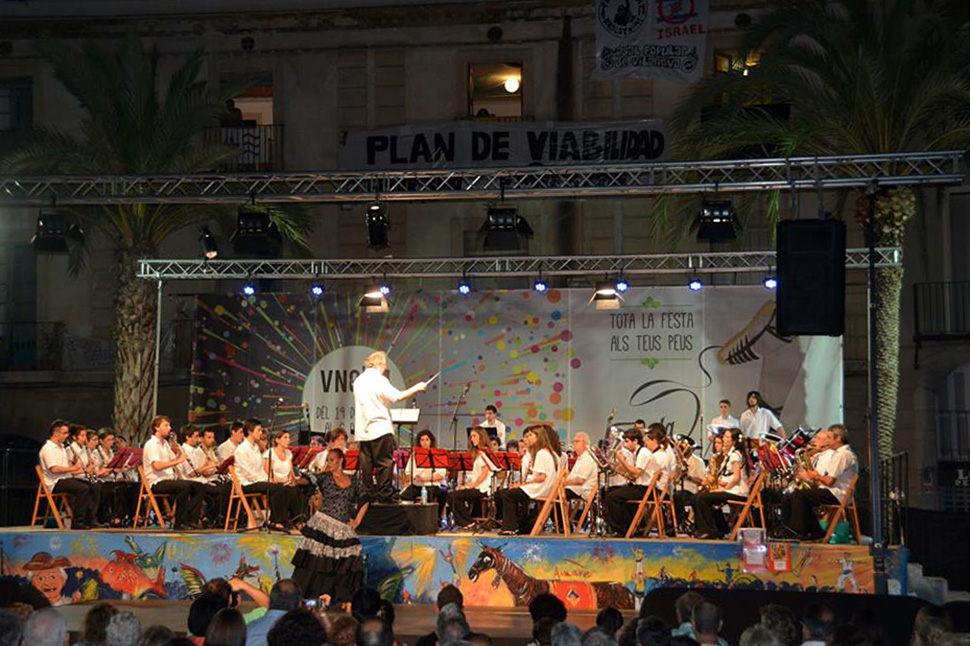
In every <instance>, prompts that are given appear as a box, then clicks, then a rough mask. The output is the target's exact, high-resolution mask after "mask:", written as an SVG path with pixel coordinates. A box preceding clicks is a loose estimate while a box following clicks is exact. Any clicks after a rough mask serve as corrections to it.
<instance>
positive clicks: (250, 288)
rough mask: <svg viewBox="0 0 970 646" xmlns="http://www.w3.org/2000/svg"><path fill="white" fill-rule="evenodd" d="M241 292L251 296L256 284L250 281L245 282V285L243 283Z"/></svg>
mask: <svg viewBox="0 0 970 646" xmlns="http://www.w3.org/2000/svg"><path fill="white" fill-rule="evenodd" d="M242 292H243V294H245V295H246V296H252V295H253V294H255V293H256V286H255V285H253V284H252V283H246V284H245V285H243V290H242Z"/></svg>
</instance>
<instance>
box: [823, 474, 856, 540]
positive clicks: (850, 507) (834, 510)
mask: <svg viewBox="0 0 970 646" xmlns="http://www.w3.org/2000/svg"><path fill="white" fill-rule="evenodd" d="M858 482H859V475H858V474H856V475H854V476H852V481H851V482H849V488H848V489H847V490H846V492H845V498H844V499H843V500H842V503H841V504H838V505H820V508H821V509H822V510H824V512H825V517H826V518H827V519H828V523H829V527H828V529H827V530H826V531H825V538H823V539H822V543H828V542H829V539H830V538H832V533H833V532H834V531H835V525H836V524H837V523H839V522H840V521H843V520H845V521H849V520H850V518H849V517H847V513H848V514H851V516H852V517H851V522H850V525H851V527H852V534H853V537H854V538H855V542H856V543H859V544H861V543H862V530H861V529H860V528H859V511H858V509H857V508H856V505H855V495H854V494H855V486H856V484H858Z"/></svg>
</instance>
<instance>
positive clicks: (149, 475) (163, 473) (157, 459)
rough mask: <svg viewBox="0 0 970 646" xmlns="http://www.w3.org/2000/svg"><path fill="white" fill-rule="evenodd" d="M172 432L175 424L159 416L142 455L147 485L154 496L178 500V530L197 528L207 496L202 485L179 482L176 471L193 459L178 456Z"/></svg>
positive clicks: (185, 455)
mask: <svg viewBox="0 0 970 646" xmlns="http://www.w3.org/2000/svg"><path fill="white" fill-rule="evenodd" d="M171 433H172V422H171V420H170V419H169V418H168V417H167V416H165V415H158V416H156V417H155V419H153V420H152V436H151V437H150V438H148V441H147V442H145V447H144V452H143V453H142V469H143V470H144V471H145V484H146V485H147V486H148V487H150V488H151V490H152V493H156V494H170V495H172V496H174V497H175V527H174V529H195V528H196V527H197V523H198V521H199V513H200V512H201V510H202V502H203V500H204V498H205V494H204V492H203V490H202V486H201V485H199V483H197V482H192V481H190V480H181V479H179V475H178V472H177V471H176V468H177V467H178V466H179V465H181V464H182V463H184V462H186V461H188V459H189V458H188V455H187V454H186V453H185V452H181V453H179V454H178V455H176V454H175V452H174V451H173V450H172V446H171V444H169V441H168V436H169V435H170V434H171Z"/></svg>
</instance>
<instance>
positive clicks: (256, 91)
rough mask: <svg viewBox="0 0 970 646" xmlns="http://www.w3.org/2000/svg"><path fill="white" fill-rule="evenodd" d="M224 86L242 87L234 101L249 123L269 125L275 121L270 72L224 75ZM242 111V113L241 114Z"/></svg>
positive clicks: (243, 119)
mask: <svg viewBox="0 0 970 646" xmlns="http://www.w3.org/2000/svg"><path fill="white" fill-rule="evenodd" d="M222 85H223V87H242V88H244V89H243V90H241V91H240V92H238V93H236V95H235V96H234V97H233V99H232V101H233V103H234V104H235V107H236V109H237V110H239V113H237V114H238V115H239V116H240V118H241V119H242V121H243V122H244V123H246V124H247V125H253V126H268V125H272V124H273V123H274V121H273V75H272V74H271V73H270V72H253V73H240V74H237V73H231V74H224V75H223V77H222ZM240 113H241V114H240Z"/></svg>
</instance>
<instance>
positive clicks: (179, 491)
mask: <svg viewBox="0 0 970 646" xmlns="http://www.w3.org/2000/svg"><path fill="white" fill-rule="evenodd" d="M152 493H157V494H168V495H170V496H174V497H175V504H176V505H178V506H177V507H176V508H175V529H180V528H182V527H185V526H186V525H189V524H191V523H197V522H198V521H199V513H200V512H201V511H202V501H203V500H204V499H205V494H204V493H203V490H202V485H201V484H199V483H198V482H192V481H191V480H160V481H158V482H156V483H155V484H154V485H152ZM145 511H146V513H148V510H145Z"/></svg>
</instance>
